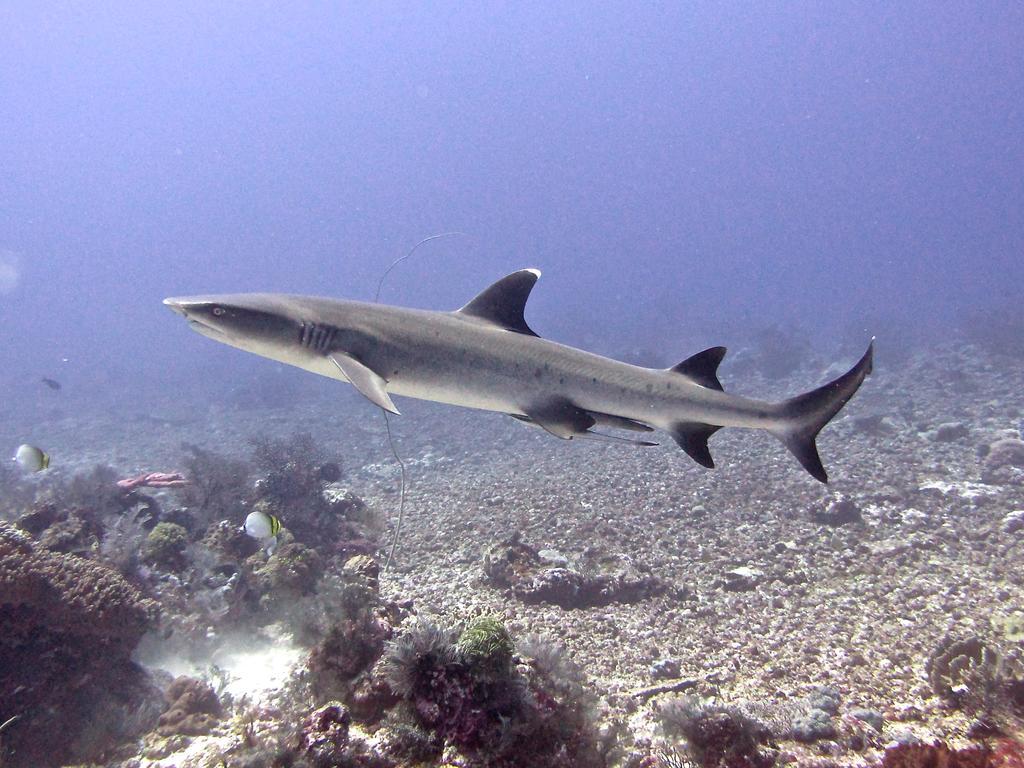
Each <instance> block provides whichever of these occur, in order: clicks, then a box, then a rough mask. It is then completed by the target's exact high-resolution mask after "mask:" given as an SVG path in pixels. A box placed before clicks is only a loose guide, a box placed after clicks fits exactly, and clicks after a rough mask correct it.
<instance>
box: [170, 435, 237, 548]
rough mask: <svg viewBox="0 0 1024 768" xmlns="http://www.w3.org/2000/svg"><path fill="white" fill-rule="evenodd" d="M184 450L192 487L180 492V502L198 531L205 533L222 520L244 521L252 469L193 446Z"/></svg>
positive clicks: (185, 464)
mask: <svg viewBox="0 0 1024 768" xmlns="http://www.w3.org/2000/svg"><path fill="white" fill-rule="evenodd" d="M183 448H184V450H185V459H184V466H185V476H186V477H188V479H189V483H188V485H186V486H185V487H184V488H182V489H180V491H179V498H180V499H181V500H182V503H183V504H184V505H185V508H186V509H187V510H188V511H189V514H190V515H191V517H192V518H193V520H194V527H195V529H197V530H200V531H204V530H206V528H208V527H209V526H210V525H211V524H213V523H216V522H218V521H220V520H223V519H228V520H239V521H240V520H244V519H245V515H246V510H245V502H246V499H247V498H248V496H249V493H250V489H251V484H250V482H249V477H250V472H251V468H250V467H249V465H248V464H247V463H246V462H244V461H239V460H237V459H232V458H229V457H227V456H223V455H221V454H217V453H214V452H213V451H210V450H207V449H206V448H202V447H200V446H198V445H193V444H191V443H186V444H185V445H184V446H183Z"/></svg>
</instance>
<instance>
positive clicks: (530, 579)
mask: <svg viewBox="0 0 1024 768" xmlns="http://www.w3.org/2000/svg"><path fill="white" fill-rule="evenodd" d="M483 571H484V576H485V577H486V579H487V581H488V582H489V583H490V584H491V585H492V586H495V587H499V588H504V589H509V590H510V591H511V592H512V594H513V595H514V596H515V597H517V598H519V599H520V600H522V601H523V602H525V603H552V604H554V605H559V606H562V607H563V608H585V607H589V606H595V605H608V604H610V603H616V602H619V603H631V602H636V601H638V600H643V599H645V598H648V597H653V596H655V595H659V594H662V593H664V592H665V591H666V590H667V589H668V586H667V585H666V584H664V583H663V582H662V581H661V580H659V579H658V578H657V577H655V576H653V575H652V574H651V573H650V572H649V571H648V569H646V568H645V567H644V566H642V565H641V564H638V563H636V562H635V561H634V560H633V559H632V558H631V557H629V556H628V555H624V554H610V553H605V552H601V551H597V550H594V551H588V552H586V553H584V555H583V556H582V557H580V558H578V560H577V562H576V563H575V565H572V564H570V562H569V561H568V559H567V558H564V557H563V556H561V555H559V554H558V553H554V552H553V551H550V550H540V551H538V550H536V549H534V548H533V547H531V546H530V545H528V544H526V543H525V542H523V541H522V540H521V538H520V537H519V535H518V534H514V535H513V536H512V537H511V538H509V539H508V540H506V541H504V542H502V543H500V544H496V545H494V546H491V547H489V548H488V549H487V551H486V552H485V553H484V557H483Z"/></svg>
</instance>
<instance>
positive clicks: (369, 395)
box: [327, 352, 401, 415]
mask: <svg viewBox="0 0 1024 768" xmlns="http://www.w3.org/2000/svg"><path fill="white" fill-rule="evenodd" d="M327 358H328V359H329V360H330V361H331V362H332V363H334V365H335V366H336V367H337V369H338V370H339V371H341V373H342V374H343V375H344V376H345V378H346V379H348V380H349V383H351V384H352V386H353V387H355V388H356V389H357V390H359V393H360V394H361V395H362V396H363V397H365V398H366V399H367V400H369V401H370V402H371V403H373V404H374V405H376V406H378V407H380V408H383V409H384V410H385V411H387V412H388V413H394V414H396V415H401V414H400V413H399V411H398V409H397V408H396V407H395V404H394V403H393V402H391V397H390V396H389V395H388V390H387V385H388V383H387V382H386V381H385V380H384V377H383V376H381V375H380V374H379V373H377V372H376V371H372V370H370V369H369V368H367V367H366V366H365V365H363V364H362V363H361V362H359V361H358V360H356V359H355V358H354V357H350V356H349V355H346V354H344V353H343V352H332V353H331V354H329V355H328V356H327Z"/></svg>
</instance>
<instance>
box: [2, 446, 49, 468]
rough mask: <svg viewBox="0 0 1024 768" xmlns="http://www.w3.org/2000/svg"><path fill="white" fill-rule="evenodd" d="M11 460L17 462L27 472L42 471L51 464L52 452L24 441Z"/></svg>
mask: <svg viewBox="0 0 1024 768" xmlns="http://www.w3.org/2000/svg"><path fill="white" fill-rule="evenodd" d="M11 461H15V462H17V463H18V466H19V467H21V468H22V469H24V470H25V471H26V472H41V471H42V470H44V469H46V468H47V467H49V466H50V454H48V453H46V452H45V451H42V450H40V449H39V448H36V447H35V446H34V445H29V444H28V443H22V444H21V445H19V446H18V450H17V451H15V453H14V456H13V457H11Z"/></svg>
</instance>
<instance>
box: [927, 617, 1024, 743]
mask: <svg viewBox="0 0 1024 768" xmlns="http://www.w3.org/2000/svg"><path fill="white" fill-rule="evenodd" d="M925 671H926V673H927V675H928V682H929V683H930V684H931V687H932V690H933V691H934V693H935V695H936V696H939V697H940V698H942V699H943V700H944V701H945V702H946V703H947V704H949V705H951V706H954V707H956V708H958V709H961V710H963V711H965V712H967V713H969V714H972V715H974V716H975V717H977V718H978V719H977V720H976V722H975V724H974V725H973V726H972V732H973V733H974V734H976V735H989V734H991V733H997V732H998V731H999V730H1000V723H1003V722H1006V721H1007V720H1008V719H1009V716H1010V714H1011V713H1012V711H1013V710H1014V709H1020V708H1021V707H1022V705H1024V695H1022V694H1024V680H1022V678H1021V675H1020V665H1019V663H1018V661H1017V659H1015V658H1010V659H1008V658H1006V657H1004V656H1003V654H1002V653H1001V652H1000V651H999V649H998V648H997V647H996V646H995V645H994V644H992V643H989V642H986V641H985V640H983V639H982V638H980V637H978V636H972V637H967V638H963V639H959V640H958V639H954V638H948V637H947V638H946V639H945V640H943V641H942V643H941V644H940V645H939V647H938V648H936V649H935V651H934V653H932V655H931V656H929V657H928V659H927V661H926V663H925Z"/></svg>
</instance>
